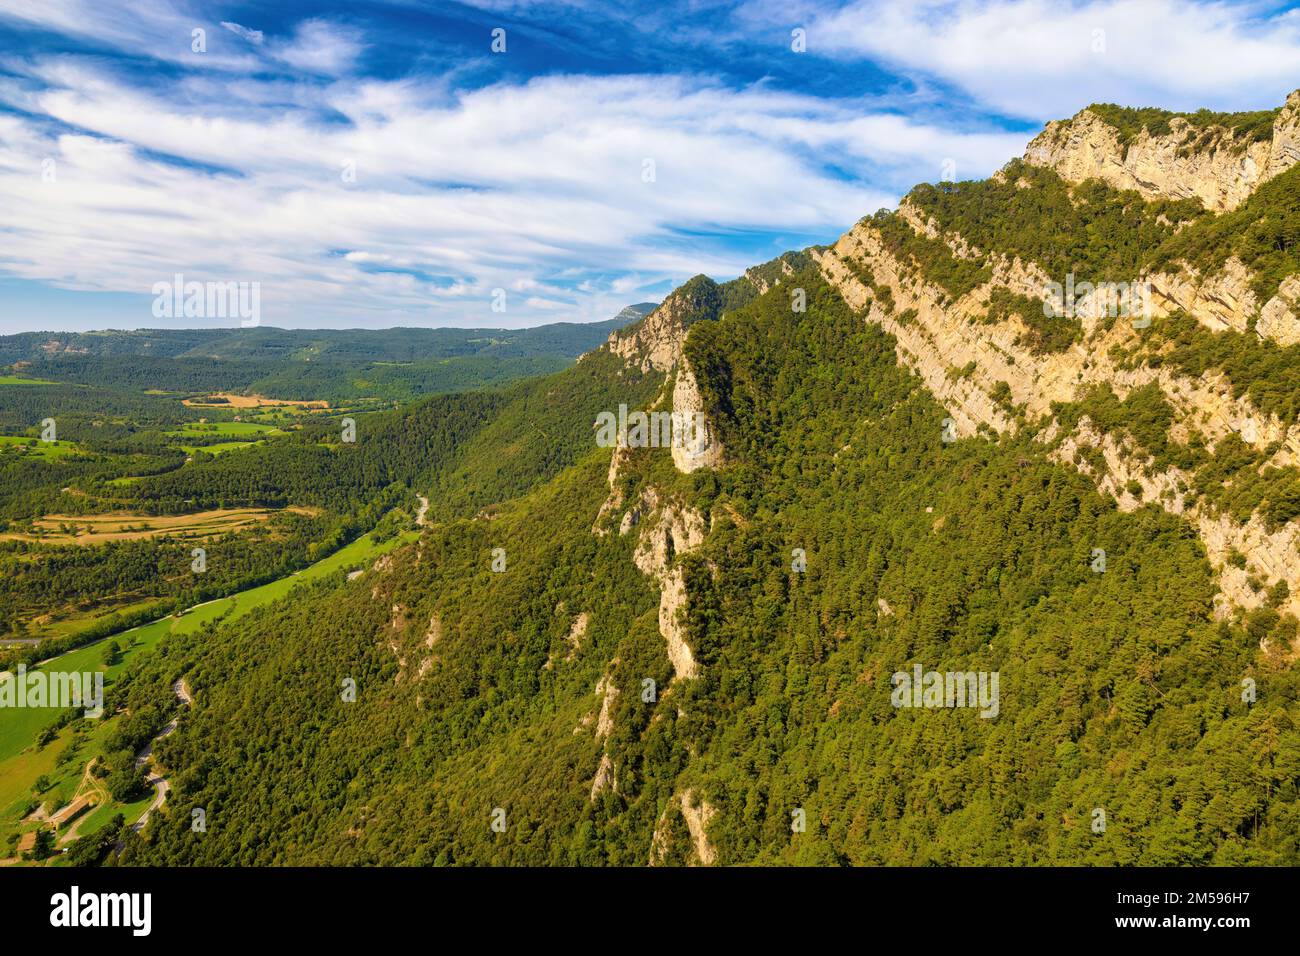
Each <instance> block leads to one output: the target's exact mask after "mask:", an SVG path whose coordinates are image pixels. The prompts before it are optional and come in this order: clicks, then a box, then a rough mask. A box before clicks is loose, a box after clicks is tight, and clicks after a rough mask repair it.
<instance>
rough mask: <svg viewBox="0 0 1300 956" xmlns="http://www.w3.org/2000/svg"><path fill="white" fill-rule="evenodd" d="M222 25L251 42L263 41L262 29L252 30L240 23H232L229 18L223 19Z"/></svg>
mask: <svg viewBox="0 0 1300 956" xmlns="http://www.w3.org/2000/svg"><path fill="white" fill-rule="evenodd" d="M221 25H222V26H223V27H225V28H226V29H227V30H229V31H230V32H231V33H233V34H234V35H235V36H237V37H243V38H244V39H245V40H247V41H248V42H249V43H261V42H262V40H263V36H262V31H261V30H250V29H249V28H248V27H243V26H240V25H239V24H238V23H231V22H230V21H229V20H222V21H221Z"/></svg>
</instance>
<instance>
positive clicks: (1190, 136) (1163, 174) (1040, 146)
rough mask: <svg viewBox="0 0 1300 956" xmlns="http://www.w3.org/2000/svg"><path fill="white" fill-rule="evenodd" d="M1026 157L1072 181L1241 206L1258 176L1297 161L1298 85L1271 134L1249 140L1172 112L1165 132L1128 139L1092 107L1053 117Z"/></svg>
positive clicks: (1219, 207) (1214, 207) (1218, 208)
mask: <svg viewBox="0 0 1300 956" xmlns="http://www.w3.org/2000/svg"><path fill="white" fill-rule="evenodd" d="M1025 160H1026V162H1030V163H1033V164H1035V165H1039V166H1047V167H1050V168H1051V169H1053V170H1055V171H1056V173H1057V174H1058V175H1060V176H1061V177H1062V178H1063V179H1066V180H1069V181H1070V182H1082V181H1083V180H1085V179H1100V180H1102V181H1104V182H1106V183H1109V184H1110V185H1111V186H1114V187H1115V188H1117V189H1135V190H1137V191H1138V192H1140V193H1141V194H1142V195H1143V196H1146V197H1147V198H1167V199H1188V198H1196V199H1199V200H1200V201H1201V203H1202V204H1204V206H1205V208H1206V209H1209V210H1211V211H1213V212H1224V211H1227V210H1230V209H1236V208H1237V207H1238V206H1240V205H1241V204H1242V203H1243V202H1245V201H1246V199H1247V198H1248V197H1249V196H1250V194H1251V192H1252V191H1254V189H1255V188H1256V187H1257V186H1258V185H1259V184H1260V183H1262V182H1265V181H1266V180H1268V179H1271V178H1273V177H1274V176H1277V175H1278V174H1280V173H1283V172H1285V171H1286V170H1287V169H1290V168H1291V167H1292V166H1293V165H1295V164H1296V162H1298V161H1300V90H1297V91H1296V92H1294V93H1292V94H1291V95H1290V96H1289V97H1287V101H1286V105H1285V106H1284V107H1283V108H1282V109H1281V110H1280V111H1279V112H1278V114H1277V117H1276V118H1275V119H1274V121H1273V134H1272V136H1271V138H1268V139H1264V140H1259V141H1256V142H1250V141H1248V139H1247V138H1246V137H1245V136H1242V135H1240V134H1237V135H1234V134H1233V133H1232V132H1231V131H1229V130H1225V129H1222V128H1213V129H1208V130H1207V129H1206V128H1205V127H1201V126H1197V125H1195V124H1194V123H1192V122H1190V121H1189V120H1188V119H1186V118H1184V117H1182V116H1173V117H1171V118H1170V120H1169V131H1168V132H1167V133H1162V134H1160V135H1156V136H1153V135H1151V134H1150V132H1148V131H1147V130H1145V129H1143V130H1142V131H1141V132H1139V133H1138V134H1137V135H1136V136H1135V137H1134V138H1133V139H1132V141H1131V142H1129V143H1128V144H1127V146H1125V144H1123V143H1122V142H1121V140H1120V136H1119V133H1118V132H1117V131H1116V130H1115V129H1114V128H1113V127H1112V126H1110V125H1109V124H1108V123H1107V122H1106V121H1105V120H1104V119H1102V117H1101V115H1099V114H1098V113H1097V112H1095V111H1094V110H1093V109H1092V108H1091V107H1089V108H1087V109H1084V110H1081V111H1080V112H1078V113H1077V114H1075V115H1074V116H1073V117H1072V118H1070V119H1068V120H1059V121H1056V122H1052V123H1048V124H1047V128H1046V129H1044V130H1043V132H1042V133H1040V134H1039V135H1038V136H1036V137H1034V139H1033V140H1031V141H1030V143H1029V146H1028V147H1027V148H1026V149H1025Z"/></svg>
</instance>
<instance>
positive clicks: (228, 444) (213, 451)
mask: <svg viewBox="0 0 1300 956" xmlns="http://www.w3.org/2000/svg"><path fill="white" fill-rule="evenodd" d="M260 444H262V442H260V441H223V442H217V443H216V444H215V445H181V448H182V449H184V451H185V454H187V455H193V454H194V453H195V452H196V451H202V452H207V453H208V454H209V455H224V454H225V453H226V452H228V451H239V450H240V449H243V448H252V447H253V446H255V445H260Z"/></svg>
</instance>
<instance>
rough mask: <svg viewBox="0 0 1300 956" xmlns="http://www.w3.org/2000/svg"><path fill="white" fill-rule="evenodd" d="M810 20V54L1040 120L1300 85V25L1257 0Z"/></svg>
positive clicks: (853, 11) (774, 15)
mask: <svg viewBox="0 0 1300 956" xmlns="http://www.w3.org/2000/svg"><path fill="white" fill-rule="evenodd" d="M751 16H754V17H756V18H759V19H762V20H765V21H767V22H782V23H784V22H788V21H789V20H790V19H792V18H794V19H799V18H806V19H804V20H803V22H806V23H807V29H808V46H809V51H810V52H811V53H813V54H817V53H826V54H829V55H832V56H836V57H848V58H856V57H868V58H872V59H876V60H879V61H883V62H885V63H888V64H891V65H893V66H895V67H901V68H903V69H904V70H913V71H918V72H920V73H921V74H926V75H930V76H934V77H937V78H940V79H942V80H945V81H947V82H949V83H951V84H954V85H955V86H957V87H958V88H960V89H961V90H963V91H965V92H966V93H968V94H970V95H971V96H972V97H974V98H975V99H976V100H977V101H980V102H983V103H986V104H988V105H990V106H992V107H994V108H996V109H998V110H1002V111H1005V112H1007V113H1009V114H1012V115H1017V116H1024V117H1029V118H1033V119H1038V120H1043V119H1050V118H1057V117H1063V116H1070V115H1073V114H1074V113H1075V112H1077V111H1078V110H1079V109H1081V108H1083V107H1084V106H1087V105H1088V104H1089V103H1092V102H1119V103H1121V104H1124V105H1132V106H1163V107H1166V108H1169V109H1197V108H1200V107H1210V108H1214V109H1262V108H1266V107H1271V106H1276V105H1278V104H1280V103H1281V102H1282V100H1283V99H1285V96H1286V94H1287V93H1288V92H1290V91H1291V90H1292V89H1294V88H1295V87H1296V86H1297V84H1300V18H1297V16H1296V15H1295V14H1294V12H1283V13H1278V12H1270V10H1269V8H1267V7H1263V6H1261V5H1260V4H1257V3H1245V4H1232V3H1222V2H1191V0H1083V2H1062V0H857V2H853V3H850V4H848V5H847V6H845V7H843V8H841V9H838V10H835V11H832V12H824V11H823V10H822V9H821V8H819V7H818V6H816V5H812V4H804V5H803V6H802V7H801V8H795V9H792V8H791V7H790V5H789V4H788V3H785V2H783V3H781V4H780V5H779V6H778V5H775V4H767V5H765V6H764V7H763V9H762V10H761V11H759V12H751Z"/></svg>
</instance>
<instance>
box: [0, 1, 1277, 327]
mask: <svg viewBox="0 0 1300 956" xmlns="http://www.w3.org/2000/svg"><path fill="white" fill-rule="evenodd" d="M195 31H202V33H201V34H196V33H195ZM494 31H504V34H497V36H502V35H503V36H504V47H505V48H504V50H503V51H494V50H493V46H492V45H493V36H494ZM795 31H802V32H801V33H796V32H795ZM196 37H197V39H196ZM800 37H802V38H803V43H802V44H800V43H799V42H797V40H798V39H799V38H800ZM498 46H500V43H499V42H498ZM799 46H802V47H803V48H802V49H796V47H799ZM1297 85H1300V14H1298V13H1297V12H1296V11H1295V10H1294V9H1291V8H1289V7H1288V6H1287V5H1284V4H1278V3H1267V2H1247V3H1230V2H1215V3H1199V2H1192V0H1104V2H1103V0H1080V2H1073V3H1071V2H1065V0H1057V2H1046V0H900V2H893V0H850V2H842V3H833V2H820V3H807V2H803V0H781V2H769V0H758V2H750V3H733V2H721V0H716V2H715V0H693V2H685V3H672V2H662V0H661V2H651V3H638V2H631V0H625V2H621V3H617V4H615V3H608V2H599V3H587V2H583V0H570V2H557V3H546V2H541V3H534V2H526V0H513V2H512V0H505V2H492V0H483V2H477V3H436V4H435V3H415V2H386V3H368V2H360V0H349V2H315V3H303V4H298V3H291V2H277V3H207V2H201V0H194V2H190V0H132V2H129V3H117V2H115V0H0V332H13V331H21V330H29V329H42V330H45V329H88V328H105V327H113V328H128V327H168V326H169V325H171V326H175V325H179V324H182V323H184V324H185V325H187V326H193V325H198V324H209V325H233V324H237V320H231V319H220V318H195V317H190V318H158V317H155V316H154V314H153V311H152V305H153V302H154V294H153V289H154V286H155V284H157V283H159V282H167V281H171V280H172V278H173V276H175V275H176V274H181V275H183V276H184V277H185V279H186V280H187V281H200V282H223V283H224V282H249V283H253V282H255V283H258V288H259V289H260V303H261V321H262V322H263V324H268V325H277V326H286V327H326V326H329V327H383V326H392V325H421V326H431V325H456V326H508V327H515V326H526V325H536V324H540V323H544V322H555V321H595V320H600V319H605V318H608V317H610V316H612V315H613V314H614V313H616V312H617V311H618V310H619V309H620V308H621V307H622V306H623V305H626V304H627V303H630V302H637V301H645V300H656V299H658V298H660V297H662V295H663V294H664V293H665V292H666V291H668V290H669V289H670V288H672V287H673V286H675V285H677V284H678V283H680V282H681V281H683V280H684V279H686V278H687V277H689V276H691V275H693V274H695V273H698V272H705V273H708V274H710V275H713V276H715V277H717V278H729V277H731V276H734V275H736V274H737V273H739V272H740V271H742V270H743V269H744V268H745V267H746V266H748V265H751V264H754V263H756V262H761V261H763V260H765V259H768V258H771V257H772V256H775V255H777V254H779V253H780V252H782V251H784V250H786V249H790V248H799V247H802V246H806V245H808V244H811V243H816V242H828V241H832V240H833V239H834V238H835V237H837V236H838V235H839V234H840V233H842V232H843V231H844V230H845V229H847V228H848V227H849V226H851V225H852V223H853V222H854V221H855V220H857V219H858V218H859V217H861V216H862V215H865V214H867V213H870V212H873V211H874V210H876V209H877V208H879V207H881V206H892V205H895V204H896V203H897V201H898V198H899V197H900V196H901V195H902V194H903V193H905V192H906V191H907V189H908V188H909V187H910V186H912V185H913V184H915V183H917V182H920V181H934V180H936V179H938V178H939V177H940V175H941V171H942V170H943V169H944V164H945V163H948V162H950V163H952V164H953V165H954V166H955V168H956V174H957V177H958V178H977V177H983V176H986V175H988V174H989V173H991V172H992V171H993V170H995V169H996V168H997V167H999V166H1000V165H1002V164H1003V163H1004V162H1005V161H1006V160H1007V159H1009V158H1011V157H1012V156H1015V155H1018V154H1019V153H1020V152H1021V151H1022V150H1023V148H1024V144H1025V142H1026V141H1027V140H1028V139H1029V138H1030V137H1031V136H1032V135H1033V134H1034V133H1035V132H1036V131H1037V130H1038V129H1039V128H1040V127H1041V125H1042V124H1043V123H1044V122H1045V121H1047V120H1049V119H1055V118H1059V117H1063V116H1069V115H1071V114H1073V113H1075V112H1077V111H1078V110H1079V109H1080V108H1082V107H1083V106H1085V105H1087V104H1088V103H1090V102H1094V101H1114V102H1120V103H1124V104H1126V105H1159V106H1164V107H1167V108H1172V109H1193V108H1197V107H1200V106H1207V107H1211V108H1214V109H1224V110H1239V109H1260V108H1265V107H1271V106H1276V105H1278V104H1280V103H1281V102H1282V101H1283V99H1284V98H1285V96H1286V94H1287V93H1288V92H1289V91H1290V90H1291V89H1293V88H1295V87H1296V86H1297ZM497 290H501V292H503V293H504V294H503V295H502V294H496V293H497ZM494 302H496V303H497V304H498V306H500V304H501V303H504V307H505V310H504V311H493V308H492V306H493V303H494Z"/></svg>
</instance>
